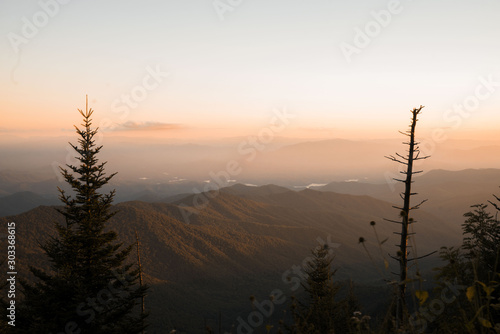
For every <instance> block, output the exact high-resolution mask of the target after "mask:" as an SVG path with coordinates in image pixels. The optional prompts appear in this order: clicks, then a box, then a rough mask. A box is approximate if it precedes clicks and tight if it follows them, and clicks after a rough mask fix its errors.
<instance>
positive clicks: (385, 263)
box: [384, 259, 389, 270]
mask: <svg viewBox="0 0 500 334" xmlns="http://www.w3.org/2000/svg"><path fill="white" fill-rule="evenodd" d="M384 266H385V269H386V270H387V269H388V268H389V262H388V261H387V260H386V259H384Z"/></svg>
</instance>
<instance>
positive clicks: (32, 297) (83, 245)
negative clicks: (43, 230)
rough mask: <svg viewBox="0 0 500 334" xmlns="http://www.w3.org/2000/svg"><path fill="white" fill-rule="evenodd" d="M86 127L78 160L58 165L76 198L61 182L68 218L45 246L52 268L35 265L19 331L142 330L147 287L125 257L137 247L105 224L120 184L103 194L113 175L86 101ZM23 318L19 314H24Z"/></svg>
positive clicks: (25, 286) (95, 333) (81, 134)
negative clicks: (122, 240) (107, 170)
mask: <svg viewBox="0 0 500 334" xmlns="http://www.w3.org/2000/svg"><path fill="white" fill-rule="evenodd" d="M78 111H79V112H80V114H81V115H82V116H83V124H82V126H83V128H82V129H79V128H78V127H76V126H75V128H76V132H77V133H78V135H79V137H80V138H79V139H78V143H79V145H73V144H71V146H72V147H73V149H74V150H75V152H76V153H77V157H76V159H77V160H78V161H79V163H80V164H79V165H78V166H72V165H67V167H68V168H69V171H68V170H67V169H63V168H61V171H62V175H63V177H64V179H65V181H66V183H67V184H69V185H70V186H71V188H72V189H73V191H74V192H75V197H71V196H69V195H66V193H65V191H64V190H61V189H60V188H59V192H60V196H59V198H60V200H61V201H62V203H63V204H64V208H63V209H58V211H59V212H60V213H61V214H62V215H63V216H64V218H65V222H64V223H62V224H60V223H56V224H55V228H56V231H57V235H56V236H54V237H51V238H50V239H49V240H48V241H47V242H45V243H44V244H43V245H41V247H42V249H43V251H44V252H45V254H46V255H47V256H48V257H49V259H50V261H51V269H52V270H51V272H43V271H41V270H39V269H36V268H31V271H32V273H33V274H34V276H35V277H36V283H34V284H27V283H24V284H23V290H24V294H25V300H24V302H23V304H22V306H21V308H22V311H20V312H19V314H20V318H19V319H18V320H19V321H18V322H17V323H18V324H19V326H16V329H17V330H19V331H20V332H22V333H44V334H47V333H61V332H64V333H66V332H72V333H82V334H83V333H92V334H98V333H107V334H109V333H117V334H118V333H120V334H121V333H140V332H141V331H142V330H143V329H144V318H145V317H146V315H145V314H144V313H143V312H141V309H140V307H139V306H138V304H139V302H140V301H141V298H142V297H143V296H144V294H145V291H146V289H147V288H146V287H142V286H138V284H137V281H138V278H139V270H138V269H137V268H134V267H133V265H132V264H126V261H127V258H128V256H129V254H130V252H131V251H132V246H133V245H130V246H128V247H123V245H122V244H121V243H117V242H116V239H117V234H116V233H115V232H114V231H109V230H107V229H106V223H107V222H108V221H109V219H110V218H111V217H113V216H114V215H115V213H116V212H112V210H111V205H112V201H113V197H114V195H115V191H114V190H113V191H111V192H109V193H107V194H102V193H100V192H99V191H100V189H101V188H102V187H103V186H105V185H106V184H107V183H108V182H109V180H111V178H112V177H113V176H114V175H115V174H111V175H109V176H106V173H105V171H104V166H105V164H106V162H103V163H99V161H98V159H97V155H98V154H99V153H100V151H101V149H102V146H99V147H97V146H96V145H95V140H94V137H95V135H96V134H97V130H98V129H92V128H91V125H92V121H91V116H92V113H93V110H92V109H90V110H89V109H88V104H87V106H86V110H85V112H83V111H81V110H78ZM21 317H22V319H21Z"/></svg>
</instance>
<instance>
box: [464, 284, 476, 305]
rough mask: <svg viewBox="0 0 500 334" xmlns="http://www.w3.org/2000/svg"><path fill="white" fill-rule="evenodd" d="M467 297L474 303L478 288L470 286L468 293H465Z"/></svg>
mask: <svg viewBox="0 0 500 334" xmlns="http://www.w3.org/2000/svg"><path fill="white" fill-rule="evenodd" d="M465 295H466V296H467V299H468V300H469V301H470V302H472V299H473V298H474V296H475V295H476V288H475V287H474V286H469V287H468V288H467V292H466V293H465Z"/></svg>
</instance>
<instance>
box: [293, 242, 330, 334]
mask: <svg viewBox="0 0 500 334" xmlns="http://www.w3.org/2000/svg"><path fill="white" fill-rule="evenodd" d="M312 255H313V257H312V259H311V260H310V261H309V262H308V264H307V267H306V268H305V269H304V272H305V274H306V277H307V278H306V281H305V282H304V283H302V287H303V288H304V290H305V292H306V293H307V296H308V299H307V302H305V303H301V302H298V303H297V302H294V303H293V304H292V311H293V319H294V325H293V327H292V330H291V331H292V333H302V334H305V333H311V334H313V333H314V334H316V333H319V334H329V333H335V328H336V320H337V319H338V318H339V317H338V315H339V314H340V302H337V301H336V300H335V295H336V294H337V292H338V290H339V288H340V287H339V285H338V284H336V283H334V281H333V275H334V274H335V271H336V270H332V261H333V257H332V256H331V250H330V249H329V248H328V245H322V246H318V247H316V248H315V249H314V250H313V251H312Z"/></svg>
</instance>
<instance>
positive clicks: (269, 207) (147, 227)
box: [0, 170, 500, 333]
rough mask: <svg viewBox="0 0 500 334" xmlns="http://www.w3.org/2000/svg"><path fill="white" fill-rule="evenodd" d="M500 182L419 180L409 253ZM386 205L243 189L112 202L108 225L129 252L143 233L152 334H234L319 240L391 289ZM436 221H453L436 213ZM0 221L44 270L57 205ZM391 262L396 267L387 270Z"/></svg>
mask: <svg viewBox="0 0 500 334" xmlns="http://www.w3.org/2000/svg"><path fill="white" fill-rule="evenodd" d="M499 176H500V171H499V170H484V171H481V170H477V171H472V170H471V171H462V172H457V173H451V172H446V171H435V172H430V173H428V174H426V175H423V176H421V177H420V178H418V179H417V180H416V183H415V189H416V190H417V191H418V192H420V193H422V196H421V197H422V198H426V197H429V198H433V199H432V200H429V204H427V203H426V204H425V205H424V207H423V208H422V210H417V211H416V212H415V215H414V217H415V219H416V220H417V221H418V223H416V224H414V231H415V232H417V234H416V236H415V239H412V240H414V241H415V242H413V241H412V245H413V246H414V248H413V250H412V255H423V254H426V253H428V252H431V251H435V250H439V247H441V246H449V245H456V244H458V243H459V242H460V240H461V234H460V224H461V222H462V221H463V219H462V220H452V219H448V218H449V216H448V214H450V210H455V211H459V212H465V211H467V210H468V206H469V205H470V204H474V203H473V202H472V203H466V204H465V202H467V200H466V199H467V195H469V197H468V199H480V198H481V199H482V201H483V202H484V201H486V200H488V199H490V197H489V195H486V194H487V193H489V191H490V188H487V187H486V184H489V186H491V187H492V188H494V183H495V181H494V180H495V179H497V178H498V177H499ZM468 180H470V182H469V181H468ZM498 180H500V178H498ZM499 183H500V182H499ZM481 185H482V186H481ZM327 190H334V191H336V192H331V191H327ZM493 190H494V189H493ZM340 192H344V194H341V193H340ZM348 192H351V193H358V194H349V193H348ZM363 192H367V193H368V192H369V193H370V195H371V196H367V195H366V194H363ZM427 192H430V193H427ZM462 195H463V196H462ZM483 195H484V196H486V197H485V198H483V197H482V196H483ZM16 196H18V195H16ZM448 196H455V197H448ZM374 197H380V198H384V199H385V200H381V199H378V198H374ZM4 198H5V197H4ZM13 198H14V199H15V198H18V200H19V203H21V202H23V203H29V200H30V199H32V200H35V202H36V200H41V199H40V198H38V197H35V196H33V194H30V193H28V194H24V196H19V197H12V195H11V196H8V200H9V201H11V200H13ZM453 198H457V199H462V200H463V202H464V204H463V205H464V207H456V206H457V205H458V204H456V205H455V204H454V203H453ZM153 200H156V198H153ZM447 200H450V202H448V201H447ZM433 201H435V202H436V203H434V204H433V205H434V206H433V205H430V204H432V202H433ZM0 202H2V203H3V199H0ZM390 202H392V203H398V195H397V192H396V191H394V192H392V191H391V188H390V187H389V186H388V185H387V184H380V185H370V184H361V183H356V182H344V183H331V184H329V185H327V186H325V187H323V188H322V189H321V191H318V190H312V189H305V190H301V191H293V190H290V189H287V188H284V187H280V186H276V185H266V186H260V187H253V186H244V185H241V184H236V185H234V186H231V187H226V188H222V189H220V190H218V191H211V192H208V193H207V192H205V193H198V194H185V195H179V194H178V195H175V196H173V197H169V198H166V199H165V200H164V202H152V203H148V202H143V201H129V202H122V203H119V204H116V205H115V206H114V209H116V210H117V211H118V214H117V215H116V216H115V217H114V218H113V219H112V221H111V223H110V226H109V227H110V228H112V229H114V230H116V231H117V232H118V234H119V236H120V238H121V240H122V241H123V242H124V243H125V244H132V243H133V242H134V241H135V236H134V231H138V233H139V236H140V240H141V252H142V259H143V267H144V270H145V273H146V279H147V282H148V283H149V284H151V286H152V288H151V292H150V294H149V296H148V298H147V306H148V308H149V309H150V310H151V313H152V315H151V321H152V326H151V328H150V331H149V332H150V333H164V332H165V331H166V329H170V328H174V327H176V328H177V329H178V330H179V332H181V333H202V332H203V327H204V326H205V324H209V325H210V326H213V325H214V324H215V321H216V320H215V319H217V318H218V312H219V311H220V312H221V317H222V327H223V329H225V330H227V331H229V330H230V328H231V326H232V325H236V324H237V318H238V317H239V316H241V317H243V318H246V317H247V316H248V314H249V313H250V312H251V311H252V308H251V305H250V303H249V301H248V298H249V296H250V295H254V296H255V298H257V299H258V300H262V299H265V298H268V296H269V293H270V292H271V291H272V290H273V289H281V290H282V291H283V292H284V293H285V295H286V296H287V298H288V299H287V300H288V301H289V297H290V296H291V295H292V294H293V293H294V291H292V290H291V288H290V284H289V283H286V282H287V280H286V278H287V276H293V271H292V270H290V269H291V268H294V266H300V265H301V264H302V263H303V262H304V259H306V258H307V257H308V256H309V254H310V249H311V248H313V247H315V246H316V245H318V244H319V243H328V244H330V246H331V247H332V248H333V250H334V253H335V260H334V266H335V267H336V268H338V272H337V274H336V278H337V279H339V280H346V279H353V280H354V281H355V282H356V283H357V284H370V285H376V286H384V285H385V282H384V279H386V280H391V279H394V276H393V275H392V274H391V273H390V272H391V270H395V269H396V267H395V265H396V263H395V261H393V260H391V259H389V257H388V255H387V254H388V253H391V254H394V253H395V251H396V247H395V246H394V245H395V244H397V243H398V240H397V239H398V238H397V236H396V235H394V233H393V232H395V231H397V229H398V227H399V225H395V224H392V223H389V222H385V221H384V220H383V218H389V219H398V211H397V210H396V209H394V208H392V205H393V204H392V203H390ZM5 203H7V202H5ZM19 203H18V205H19ZM31 203H32V204H33V203H34V202H31ZM23 205H24V204H23ZM19 207H20V206H19ZM429 208H430V209H431V210H430V211H429V210H427V209H429ZM440 212H445V213H446V215H444V216H437V215H436V213H440ZM0 220H1V221H2V223H6V222H8V221H14V222H15V223H16V227H17V231H16V232H17V233H16V235H17V238H18V245H19V246H18V259H19V262H20V268H19V270H18V271H19V272H20V273H21V275H26V276H27V277H28V276H29V275H27V273H28V268H27V266H28V264H30V265H36V266H39V267H42V268H48V263H47V260H46V259H45V258H44V256H43V254H42V253H41V251H40V249H39V247H38V246H37V244H38V242H39V241H42V242H43V240H46V239H47V238H48V237H49V236H50V235H53V234H54V229H53V223H54V222H55V221H61V215H60V214H59V213H57V211H56V210H55V209H54V207H51V206H39V207H37V208H34V209H32V210H30V211H27V212H24V213H21V214H18V215H14V216H9V217H4V218H0ZM370 221H375V222H376V223H377V224H376V226H375V228H376V233H377V235H378V236H379V237H380V239H386V238H388V240H387V242H385V243H384V245H383V246H382V249H380V248H379V245H378V242H377V239H376V235H375V232H374V230H373V227H371V226H370V224H369V223H370ZM4 226H5V225H4ZM2 233H5V231H2V232H1V233H0V234H2ZM359 237H364V238H365V239H366V240H367V242H366V244H365V245H366V247H367V249H368V251H369V253H370V254H369V255H368V254H366V252H365V249H364V248H363V247H362V245H360V244H359V243H358V240H359ZM417 251H418V252H417ZM383 258H385V259H387V260H388V261H389V263H390V264H391V265H390V267H389V269H388V270H385V267H384V260H383ZM131 260H133V259H131ZM438 264H439V261H438V260H437V256H436V255H434V256H431V257H429V258H427V259H425V260H422V261H421V262H420V263H419V265H420V270H421V271H422V272H423V273H429V271H430V269H431V268H432V267H433V266H436V265H438ZM4 269H5V268H2V269H1V270H2V272H3V273H5V272H6V270H4ZM426 275H427V277H429V274H426ZM287 305H288V304H286V305H283V307H284V308H285V309H286V307H287ZM282 310H283V308H282V309H281V310H279V312H282ZM276 314H278V310H277V311H276Z"/></svg>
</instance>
